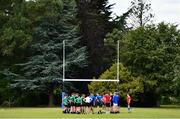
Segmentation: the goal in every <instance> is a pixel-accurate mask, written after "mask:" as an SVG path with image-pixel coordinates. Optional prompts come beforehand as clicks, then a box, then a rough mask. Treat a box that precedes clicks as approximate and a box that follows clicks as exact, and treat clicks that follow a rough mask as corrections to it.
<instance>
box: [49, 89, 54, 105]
mask: <svg viewBox="0 0 180 119" xmlns="http://www.w3.org/2000/svg"><path fill="white" fill-rule="evenodd" d="M53 106H54V94H53V91H50V93H49V107H53Z"/></svg>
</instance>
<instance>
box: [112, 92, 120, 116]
mask: <svg viewBox="0 0 180 119" xmlns="http://www.w3.org/2000/svg"><path fill="white" fill-rule="evenodd" d="M118 103H119V95H118V93H116V92H115V93H114V96H113V112H114V113H119V108H118Z"/></svg>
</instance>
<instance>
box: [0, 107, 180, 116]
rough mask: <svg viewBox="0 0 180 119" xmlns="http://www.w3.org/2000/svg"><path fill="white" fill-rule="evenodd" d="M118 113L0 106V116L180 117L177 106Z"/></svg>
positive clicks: (137, 109) (179, 108)
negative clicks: (63, 111) (71, 112)
mask: <svg viewBox="0 0 180 119" xmlns="http://www.w3.org/2000/svg"><path fill="white" fill-rule="evenodd" d="M120 112H121V113H120V114H80V115H78V114H62V110H61V109H60V108H0V118H9V119H10V118H14V119H16V118H17V119H19V118H21V119H22V118H42V119H51V118H180V107H179V106H174V107H171V106H166V107H161V108H133V112H132V113H128V112H127V108H121V109H120Z"/></svg>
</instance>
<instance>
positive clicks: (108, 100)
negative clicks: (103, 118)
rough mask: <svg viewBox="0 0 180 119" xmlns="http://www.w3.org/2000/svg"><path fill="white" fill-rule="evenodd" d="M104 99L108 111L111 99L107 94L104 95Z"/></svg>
mask: <svg viewBox="0 0 180 119" xmlns="http://www.w3.org/2000/svg"><path fill="white" fill-rule="evenodd" d="M105 97H106V110H107V111H110V103H111V97H110V95H109V94H106V95H105Z"/></svg>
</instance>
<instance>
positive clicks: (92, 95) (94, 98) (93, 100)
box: [90, 93, 96, 113]
mask: <svg viewBox="0 0 180 119" xmlns="http://www.w3.org/2000/svg"><path fill="white" fill-rule="evenodd" d="M90 98H91V103H90V105H91V112H92V113H94V110H93V107H94V106H95V101H96V97H95V96H94V94H92V93H91V95H90Z"/></svg>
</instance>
